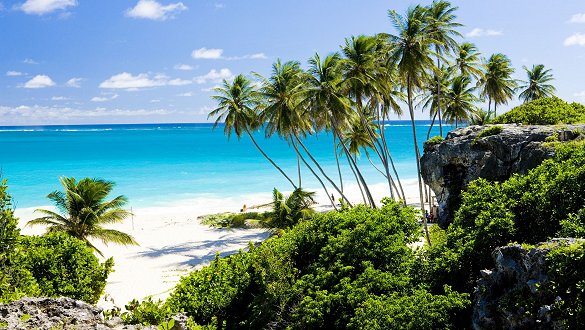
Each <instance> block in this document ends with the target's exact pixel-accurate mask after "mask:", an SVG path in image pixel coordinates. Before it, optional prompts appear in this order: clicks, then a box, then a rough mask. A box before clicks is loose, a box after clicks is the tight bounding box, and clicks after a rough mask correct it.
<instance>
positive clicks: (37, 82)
mask: <svg viewBox="0 0 585 330" xmlns="http://www.w3.org/2000/svg"><path fill="white" fill-rule="evenodd" d="M53 86H55V82H54V81H53V80H52V79H51V78H50V77H49V76H47V75H44V74H39V75H36V76H34V77H33V78H32V79H31V80H29V81H27V82H26V83H24V88H46V87H53Z"/></svg>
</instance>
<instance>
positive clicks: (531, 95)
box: [519, 64, 556, 103]
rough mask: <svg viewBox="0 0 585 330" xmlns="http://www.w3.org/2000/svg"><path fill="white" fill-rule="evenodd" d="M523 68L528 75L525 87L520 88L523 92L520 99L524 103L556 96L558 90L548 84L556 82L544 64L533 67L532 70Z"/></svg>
mask: <svg viewBox="0 0 585 330" xmlns="http://www.w3.org/2000/svg"><path fill="white" fill-rule="evenodd" d="M523 68H524V70H525V71H526V74H527V75H528V81H522V83H524V85H522V86H520V87H519V89H521V90H522V92H521V93H520V96H519V97H520V99H521V100H523V101H524V103H526V102H528V101H534V100H536V99H539V98H543V97H551V96H554V93H555V92H556V88H555V87H554V86H553V85H550V84H547V83H548V82H550V81H553V80H554V78H553V75H552V73H551V69H547V70H545V69H544V65H543V64H538V65H533V66H532V69H528V68H527V67H526V66H523Z"/></svg>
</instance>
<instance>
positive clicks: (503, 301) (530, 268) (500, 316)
mask: <svg viewBox="0 0 585 330" xmlns="http://www.w3.org/2000/svg"><path fill="white" fill-rule="evenodd" d="M576 241H577V240H576V239H571V238H560V239H554V240H552V241H549V242H546V243H541V244H539V245H538V247H536V248H531V249H526V248H524V247H522V246H521V245H519V244H514V245H509V246H504V247H499V248H496V249H495V250H494V252H493V253H492V257H493V259H494V261H495V268H494V269H492V270H483V271H482V272H481V276H482V278H481V279H480V280H479V283H478V286H477V288H476V290H475V293H474V297H475V298H474V306H473V320H472V324H473V328H474V329H477V330H479V329H562V328H563V327H562V326H561V325H560V324H559V321H558V320H555V317H554V311H553V310H554V308H555V304H556V303H558V302H559V299H560V298H559V297H556V298H555V297H554V296H547V294H546V292H545V291H543V290H539V288H541V287H543V286H545V285H546V282H547V280H548V276H547V273H546V255H547V253H548V252H549V251H550V250H551V249H553V248H555V247H558V246H561V245H568V244H573V243H575V242H576ZM517 302H520V305H517V304H516V303H517ZM529 302H532V303H529ZM526 306H530V307H531V309H527V307H526Z"/></svg>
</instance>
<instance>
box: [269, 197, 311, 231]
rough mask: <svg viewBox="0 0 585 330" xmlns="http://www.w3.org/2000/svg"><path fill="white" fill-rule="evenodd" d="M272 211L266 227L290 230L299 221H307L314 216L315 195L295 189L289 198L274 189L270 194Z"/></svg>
mask: <svg viewBox="0 0 585 330" xmlns="http://www.w3.org/2000/svg"><path fill="white" fill-rule="evenodd" d="M272 196H273V197H272V203H273V210H272V212H271V213H270V218H269V220H268V223H267V224H268V226H269V227H273V228H290V227H292V226H294V225H295V224H297V223H298V222H299V221H302V220H307V219H309V218H310V217H312V216H313V214H315V210H313V208H312V206H313V205H314V204H315V200H314V197H315V193H314V192H308V191H305V190H302V189H301V188H298V189H295V190H294V191H293V192H292V193H291V194H290V195H289V196H287V197H284V195H283V194H282V193H281V192H280V191H278V190H277V189H276V188H275V189H274V191H273V193H272Z"/></svg>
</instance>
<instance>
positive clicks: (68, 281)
mask: <svg viewBox="0 0 585 330" xmlns="http://www.w3.org/2000/svg"><path fill="white" fill-rule="evenodd" d="M20 249H22V254H23V259H22V260H21V262H22V263H23V267H25V268H26V269H28V270H29V271H30V273H31V274H32V276H33V277H34V278H35V280H36V282H37V284H38V286H39V288H40V293H41V295H43V296H49V297H59V296H65V297H70V298H74V299H78V300H83V301H86V302H88V303H91V304H95V303H96V302H97V301H98V300H99V297H100V296H101V294H102V292H103V290H104V287H105V285H106V280H107V278H108V274H109V273H110V272H111V270H112V267H113V264H114V262H113V260H112V259H111V258H110V259H108V260H106V262H105V263H103V264H100V263H99V260H98V258H97V257H96V256H95V255H94V254H93V250H92V249H91V248H89V247H88V246H87V245H86V244H85V243H84V242H82V241H80V240H78V239H76V238H74V237H71V236H69V235H67V234H65V233H53V234H49V235H46V236H23V237H22V239H21V242H20Z"/></svg>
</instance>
